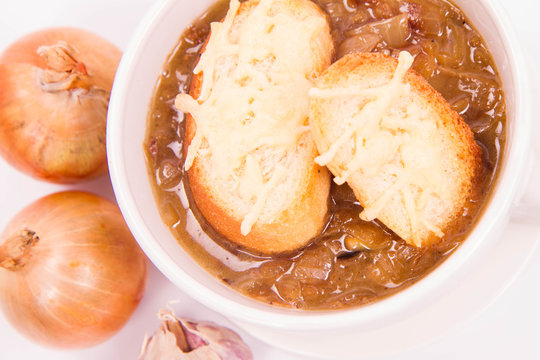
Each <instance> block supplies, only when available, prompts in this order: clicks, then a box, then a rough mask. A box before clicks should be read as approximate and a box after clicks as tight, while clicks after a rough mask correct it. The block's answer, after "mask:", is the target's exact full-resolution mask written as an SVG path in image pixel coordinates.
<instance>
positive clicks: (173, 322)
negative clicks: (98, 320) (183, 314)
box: [139, 310, 253, 360]
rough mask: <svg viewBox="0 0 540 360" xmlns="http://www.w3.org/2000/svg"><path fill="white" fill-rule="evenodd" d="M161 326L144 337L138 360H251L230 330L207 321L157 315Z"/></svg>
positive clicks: (240, 342) (249, 354) (245, 348)
mask: <svg viewBox="0 0 540 360" xmlns="http://www.w3.org/2000/svg"><path fill="white" fill-rule="evenodd" d="M158 316H159V318H160V320H161V327H160V328H159V330H158V331H156V333H154V335H152V336H151V337H150V338H148V337H146V338H145V340H144V343H143V346H142V349H141V354H140V355H139V360H159V359H174V360H199V359H200V360H252V359H253V355H252V353H251V350H250V349H249V347H248V346H247V345H246V344H245V343H244V342H243V341H242V338H240V336H238V334H236V333H235V332H234V331H232V330H231V329H228V328H225V327H222V326H219V325H217V324H214V323H212V322H207V321H194V320H189V319H185V318H178V317H176V316H175V315H174V314H173V313H171V312H170V311H166V310H162V311H160V313H159V315H158Z"/></svg>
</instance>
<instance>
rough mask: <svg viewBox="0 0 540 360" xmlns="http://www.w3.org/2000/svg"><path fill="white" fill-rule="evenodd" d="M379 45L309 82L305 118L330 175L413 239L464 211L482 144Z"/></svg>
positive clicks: (442, 228)
mask: <svg viewBox="0 0 540 360" xmlns="http://www.w3.org/2000/svg"><path fill="white" fill-rule="evenodd" d="M412 62H413V58H412V56H411V55H410V54H408V53H406V52H402V53H401V54H400V59H399V62H398V61H397V60H396V59H393V58H391V57H388V56H384V55H381V54H375V53H373V54H371V53H367V54H360V53H358V54H351V55H348V56H345V57H343V58H342V59H340V60H339V61H337V62H336V63H334V64H333V65H332V66H331V67H329V68H328V69H327V70H326V71H325V72H324V73H323V74H322V75H321V76H320V77H319V78H318V79H317V81H316V87H315V88H313V89H312V90H311V91H310V98H311V102H310V104H311V105H310V124H311V127H312V132H313V136H314V138H315V142H316V144H317V148H318V150H319V152H320V153H321V155H320V156H319V157H317V158H316V162H317V163H319V164H320V165H327V166H328V168H329V169H330V171H331V172H332V173H333V174H334V176H335V179H334V180H335V181H336V183H344V182H347V183H348V184H349V186H350V187H351V188H352V189H353V191H354V193H355V195H356V197H357V199H358V200H359V201H360V203H361V204H362V206H363V207H364V211H363V212H362V213H361V215H360V216H361V218H363V219H364V220H366V221H370V220H373V219H375V218H376V219H378V220H379V221H381V222H382V223H384V224H385V225H386V226H387V227H388V228H390V229H391V230H392V231H394V232H395V233H396V234H397V235H399V236H400V237H401V238H402V239H404V240H405V241H407V242H408V243H409V244H412V245H415V246H426V245H429V244H431V243H433V242H434V241H437V240H438V239H440V238H442V237H443V236H444V234H445V232H446V231H447V230H448V229H450V227H451V226H455V224H456V221H457V220H458V219H459V218H460V217H461V215H462V214H463V213H464V212H466V211H467V207H468V206H469V202H470V201H471V199H472V198H473V194H474V193H475V191H478V188H479V181H480V178H481V174H482V173H483V165H482V151H481V149H480V147H479V146H478V144H477V143H476V142H475V140H474V136H473V133H472V131H471V130H470V128H469V127H468V125H467V124H466V123H465V122H464V121H463V119H462V118H461V117H460V116H459V115H458V114H457V113H456V112H455V111H453V110H452V109H451V107H450V105H449V104H448V103H447V102H446V101H445V100H444V99H443V97H442V96H441V95H440V94H439V93H438V92H436V91H435V90H434V89H433V88H432V87H431V86H430V85H429V84H428V83H427V81H426V80H425V79H424V78H422V77H421V76H419V75H417V74H416V73H415V72H414V71H412V70H409V67H410V66H411V64H412Z"/></svg>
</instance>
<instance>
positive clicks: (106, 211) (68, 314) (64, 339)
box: [0, 191, 147, 348]
mask: <svg viewBox="0 0 540 360" xmlns="http://www.w3.org/2000/svg"><path fill="white" fill-rule="evenodd" d="M24 231H31V232H32V233H35V236H36V237H37V239H38V240H37V241H36V242H35V244H33V245H32V246H30V247H29V248H27V249H26V252H25V253H24V255H23V256H22V257H21V258H20V259H18V260H17V261H16V264H15V265H14V266H13V267H12V268H11V269H6V268H0V305H1V307H2V310H3V312H4V314H5V316H6V318H7V319H8V320H9V322H10V323H11V324H12V325H13V326H14V327H15V328H16V329H17V330H18V331H19V332H20V333H22V334H23V335H25V336H26V337H28V338H29V339H31V340H33V341H35V342H38V343H40V344H42V345H45V346H48V347H55V348H85V347H89V346H93V345H96V344H99V343H101V342H103V341H105V340H107V339H108V338H110V337H111V336H112V335H113V334H114V333H116V332H117V331H118V330H120V328H122V326H123V325H124V324H125V323H126V322H127V320H128V319H129V318H130V316H131V315H132V313H133V312H134V310H135V309H136V307H137V305H138V304H139V302H140V300H141V298H142V296H143V294H144V290H145V285H146V272H147V270H146V268H147V264H146V258H145V256H144V255H143V253H142V251H141V250H140V249H139V247H138V245H137V243H136V242H135V240H134V239H133V237H132V235H131V233H130V232H129V229H128V228H127V226H126V224H125V222H124V219H123V217H122V215H121V213H120V211H119V209H118V207H117V206H116V205H115V204H113V203H112V202H110V201H108V200H106V199H103V198H101V197H98V196H96V195H93V194H89V193H85V192H72V191H70V192H61V193H56V194H52V195H49V196H46V197H44V198H42V199H40V200H38V201H36V202H34V203H32V204H31V205H29V206H28V207H26V208H25V209H23V210H22V211H21V212H20V213H18V214H17V215H16V216H15V217H14V218H13V220H12V221H11V222H10V223H9V224H8V225H7V228H6V229H5V231H4V232H3V234H2V236H1V239H2V240H1V241H2V243H1V245H0V246H2V247H1V249H4V248H5V247H6V246H5V245H6V244H7V243H8V242H9V241H10V239H14V238H16V237H17V236H18V235H19V234H21V233H22V232H24ZM4 250H5V249H4ZM0 253H1V252H0ZM3 255H4V256H3V258H4V259H5V251H4V254H3Z"/></svg>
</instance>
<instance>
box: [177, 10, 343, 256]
mask: <svg viewBox="0 0 540 360" xmlns="http://www.w3.org/2000/svg"><path fill="white" fill-rule="evenodd" d="M332 55H333V43H332V38H331V36H330V28H329V24H328V21H327V18H326V16H325V15H324V13H323V12H322V11H321V10H320V9H319V8H318V7H317V6H316V5H315V4H314V3H312V2H311V1H309V0H261V1H254V0H250V1H247V2H243V3H241V4H240V3H239V2H238V1H237V0H232V1H231V4H230V9H229V11H228V13H227V15H226V17H225V18H224V19H223V21H222V22H220V23H213V24H212V25H211V34H210V36H209V38H208V40H207V42H206V44H205V47H204V49H203V52H202V54H201V58H200V60H199V62H198V64H197V66H196V68H195V70H194V78H193V80H192V84H191V90H190V94H189V95H187V94H180V95H178V96H177V98H176V102H175V105H176V107H177V108H178V109H179V110H181V111H183V112H185V113H188V116H186V142H185V150H186V151H185V153H186V160H185V168H186V169H187V173H188V178H189V184H190V187H191V191H192V194H193V199H194V200H195V203H196V205H197V207H198V209H199V210H200V212H201V214H202V215H203V216H204V217H205V219H206V220H207V221H208V223H209V224H210V225H212V227H213V228H214V229H215V230H217V232H219V233H220V234H222V235H223V236H225V237H226V238H228V239H229V240H230V241H232V242H234V243H236V244H239V245H241V246H243V247H246V248H248V249H251V250H252V251H255V252H258V253H264V254H271V253H280V252H288V251H291V250H294V249H297V248H300V247H302V246H304V245H306V244H307V243H308V242H309V240H310V239H312V238H313V237H315V236H316V235H318V234H319V233H320V232H321V231H322V229H323V227H324V225H325V222H326V213H327V202H328V194H329V188H330V175H329V173H328V171H327V170H326V169H325V168H324V167H320V166H318V165H317V164H315V162H314V158H315V156H316V155H317V151H316V147H315V143H314V141H313V138H312V135H311V132H310V130H309V124H308V113H309V98H308V92H309V89H310V88H311V87H312V86H313V83H312V80H313V78H314V77H315V76H317V75H318V74H320V73H321V72H322V71H323V70H324V69H325V68H327V67H328V66H329V65H330V62H331V59H332Z"/></svg>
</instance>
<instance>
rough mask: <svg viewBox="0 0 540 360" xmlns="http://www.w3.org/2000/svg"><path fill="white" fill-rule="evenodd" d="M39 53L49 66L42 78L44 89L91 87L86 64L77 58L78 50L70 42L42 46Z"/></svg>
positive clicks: (38, 50) (55, 90) (59, 89)
mask: <svg viewBox="0 0 540 360" xmlns="http://www.w3.org/2000/svg"><path fill="white" fill-rule="evenodd" d="M37 53H38V55H39V56H41V57H42V58H43V59H44V60H45V64H46V66H47V67H46V69H45V70H44V71H43V72H42V73H41V79H40V81H41V88H42V89H43V90H44V91H46V92H57V91H63V90H74V89H84V90H89V89H90V86H91V83H90V76H89V75H88V73H87V71H86V66H85V65H84V63H82V62H79V61H78V60H77V59H76V57H75V53H76V51H75V49H74V48H73V47H71V46H70V45H69V44H67V43H66V42H64V41H59V42H58V43H57V44H55V45H49V46H40V47H39V48H38V49H37Z"/></svg>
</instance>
